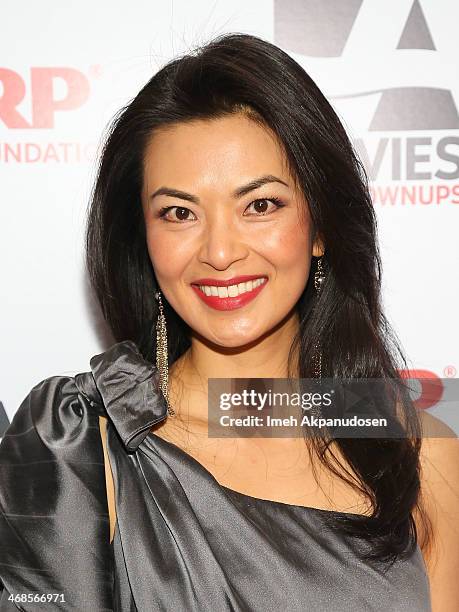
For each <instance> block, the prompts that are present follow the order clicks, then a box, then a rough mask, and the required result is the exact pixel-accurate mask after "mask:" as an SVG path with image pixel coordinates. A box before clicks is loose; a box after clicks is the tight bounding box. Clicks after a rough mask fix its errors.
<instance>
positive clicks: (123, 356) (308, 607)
mask: <svg viewBox="0 0 459 612" xmlns="http://www.w3.org/2000/svg"><path fill="white" fill-rule="evenodd" d="M90 367H91V370H90V371H88V372H83V373H80V374H76V375H75V376H51V377H49V378H47V379H45V380H43V381H42V382H40V383H39V384H37V385H36V386H35V387H33V389H32V390H31V391H30V392H29V394H28V395H27V397H26V398H25V399H24V400H23V402H22V403H21V405H20V407H19V408H18V410H17V412H16V413H15V414H14V416H13V419H12V422H11V424H10V425H9V427H8V429H7V431H6V433H5V435H4V436H3V439H2V441H1V443H0V612H15V611H16V610H18V609H19V610H26V611H32V610H33V611H38V610H40V611H42V612H44V611H46V612H54V611H55V610H65V611H72V612H86V611H87V612H102V611H103V612H108V611H115V612H137V611H139V612H150V611H165V612H166V611H167V612H172V611H174V612H177V611H178V612H227V611H237V612H271V611H282V612H300V611H301V612H304V611H321V612H322V611H323V612H338V611H339V612H346V611H352V612H372V611H374V612H387V610H390V611H391V612H429V611H431V604H430V590H429V581H428V577H427V573H426V566H425V564H424V560H423V557H422V554H421V551H420V549H419V547H418V546H417V547H416V549H415V550H414V553H413V554H412V556H410V557H409V558H408V559H403V560H399V561H397V562H396V563H395V564H394V565H392V566H391V567H390V569H389V570H388V571H387V570H386V567H385V566H384V567H383V566H381V567H380V566H379V565H378V564H377V563H371V564H369V563H368V562H364V561H362V560H361V559H360V556H359V551H361V550H362V546H363V544H362V540H357V539H356V538H353V537H349V536H347V537H343V536H341V535H339V534H338V533H337V531H336V530H334V529H333V528H332V527H331V526H330V525H329V524H328V521H327V519H328V518H329V517H330V516H331V515H332V514H333V515H339V514H346V513H340V512H334V511H332V510H322V509H317V508H313V507H305V506H295V505H291V504H286V503H283V502H276V501H271V500H265V499H260V498H256V497H251V496H249V495H245V494H243V493H241V492H237V491H234V490H232V489H229V488H228V487H225V486H223V485H221V484H220V483H218V482H217V480H216V479H215V478H214V476H213V475H212V474H211V473H210V472H209V471H208V470H207V469H206V468H204V466H203V465H201V464H200V463H199V462H198V461H197V460H196V459H194V458H193V457H192V456H191V455H189V454H188V453H186V452H185V451H184V450H183V449H181V448H179V447H178V446H176V445H175V444H173V443H172V442H169V441H166V440H165V439H163V438H161V437H159V436H158V435H156V434H154V432H152V431H151V428H152V426H153V425H154V424H155V423H158V422H159V421H161V420H162V419H164V418H166V417H167V406H166V403H165V400H164V397H163V396H162V394H161V393H160V391H159V376H158V371H157V369H156V366H154V365H153V364H152V363H150V362H149V361H146V360H145V359H144V358H143V357H142V355H141V353H140V351H139V349H138V347H137V345H136V344H135V343H134V342H132V341H131V340H126V341H123V342H118V343H116V344H114V345H112V346H111V347H110V348H109V349H108V350H106V351H104V352H103V353H101V354H98V355H95V356H94V357H92V359H91V360H90ZM99 415H102V416H105V417H107V419H108V421H107V448H108V454H109V458H110V464H111V466H112V471H113V480H114V487H115V505H116V508H117V520H116V524H115V535H114V539H113V541H112V543H110V541H109V514H108V505H107V493H106V482H105V469H104V455H103V446H102V440H101V437H100V429H99V419H98V417H99Z"/></svg>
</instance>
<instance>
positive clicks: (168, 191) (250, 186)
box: [150, 174, 288, 204]
mask: <svg viewBox="0 0 459 612" xmlns="http://www.w3.org/2000/svg"><path fill="white" fill-rule="evenodd" d="M267 183H281V184H282V185H285V186H286V187H288V184H287V183H286V182H285V181H283V180H282V179H280V178H278V177H277V176H274V175H273V174H267V175H265V176H260V177H259V178H257V179H254V180H253V181H250V183H246V184H245V185H242V187H238V188H237V189H235V190H234V191H233V193H232V197H233V198H234V199H237V198H241V197H242V196H244V195H246V194H247V193H249V192H250V191H254V190H255V189H258V188H259V187H262V186H263V185H266V184H267ZM159 195H166V196H171V197H172V198H179V199H181V200H186V201H187V202H193V203H194V204H199V198H198V197H197V196H194V195H192V194H191V193H187V192H186V191H180V190H179V189H172V188H170V187H160V188H159V189H157V190H156V191H155V192H154V193H152V194H151V196H150V200H152V199H153V198H155V197H156V196H159Z"/></svg>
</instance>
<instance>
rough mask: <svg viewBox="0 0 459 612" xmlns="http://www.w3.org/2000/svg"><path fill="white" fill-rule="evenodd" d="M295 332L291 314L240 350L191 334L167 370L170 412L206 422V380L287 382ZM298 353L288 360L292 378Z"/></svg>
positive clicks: (296, 372)
mask: <svg viewBox="0 0 459 612" xmlns="http://www.w3.org/2000/svg"><path fill="white" fill-rule="evenodd" d="M298 329H299V321H298V315H297V312H296V310H293V311H292V312H291V313H290V314H289V315H288V316H287V317H286V318H285V319H284V320H283V321H281V322H280V323H279V324H278V325H277V326H276V327H275V328H274V329H272V330H270V332H269V333H267V334H265V335H264V336H262V337H261V338H258V339H257V341H255V342H252V343H250V344H247V345H244V346H240V347H231V348H227V347H221V346H217V345H214V344H212V343H209V342H207V341H206V340H205V339H204V338H202V337H201V336H199V335H197V334H195V333H193V335H192V337H191V346H190V348H189V349H188V350H187V351H186V352H185V353H184V354H183V355H182V356H181V357H180V358H179V359H178V360H177V361H176V362H175V363H174V364H173V365H172V366H171V368H170V370H169V389H170V392H169V393H170V400H171V404H172V406H174V409H176V408H178V412H181V413H182V414H186V415H188V417H190V418H193V419H197V420H200V421H207V398H208V379H209V378H287V377H288V376H289V372H288V355H289V351H290V347H291V345H292V342H293V339H294V337H295V335H296V334H297V332H298ZM297 358H298V351H297V350H295V353H294V355H293V360H292V372H291V375H292V376H298V361H297Z"/></svg>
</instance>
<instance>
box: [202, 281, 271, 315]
mask: <svg viewBox="0 0 459 612" xmlns="http://www.w3.org/2000/svg"><path fill="white" fill-rule="evenodd" d="M236 278H237V281H234V280H233V279H231V282H229V281H224V282H222V281H220V283H219V284H217V283H215V280H212V279H199V282H200V284H203V285H204V284H213V285H216V286H218V287H222V286H227V285H236V284H237V282H239V283H243V282H246V281H244V280H240V279H244V278H247V277H243V276H238V277H236ZM253 278H260V277H259V276H255V277H254V276H251V277H249V278H248V279H247V280H252V279H253ZM204 280H206V281H209V280H212V283H209V282H206V283H204V282H202V281H204ZM267 284H268V280H265V282H264V283H262V284H261V285H258V287H255V289H252V291H245V292H244V293H241V295H236V296H235V297H225V298H221V297H219V296H218V295H206V294H205V293H204V292H203V291H201V289H199V287H198V286H197V285H195V284H194V283H193V284H192V285H191V286H192V288H193V291H194V292H195V293H196V294H197V295H198V296H199V297H200V298H201V300H202V301H203V302H204V303H205V304H207V306H210V307H211V308H214V309H215V310H235V309H236V308H242V307H243V306H246V304H248V303H249V302H251V301H252V300H254V299H255V298H256V297H257V295H258V294H259V293H260V291H262V290H263V288H264V287H265V286H266V285H267Z"/></svg>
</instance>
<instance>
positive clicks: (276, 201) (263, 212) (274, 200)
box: [247, 197, 285, 217]
mask: <svg viewBox="0 0 459 612" xmlns="http://www.w3.org/2000/svg"><path fill="white" fill-rule="evenodd" d="M264 202H272V203H273V204H274V206H275V208H274V210H272V211H271V212H275V211H276V210H277V209H278V208H282V207H283V206H285V204H284V203H283V202H282V200H280V199H279V198H275V197H273V198H258V199H257V200H254V201H253V202H251V203H250V204H249V205H248V206H247V208H250V206H253V205H255V210H256V213H259V214H255V215H249V217H253V216H255V217H262V216H265V215H270V214H271V212H268V211H267V210H266V209H265V210H259V207H260V204H261V207H262V208H263V206H264ZM257 207H258V210H257Z"/></svg>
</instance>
